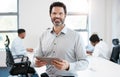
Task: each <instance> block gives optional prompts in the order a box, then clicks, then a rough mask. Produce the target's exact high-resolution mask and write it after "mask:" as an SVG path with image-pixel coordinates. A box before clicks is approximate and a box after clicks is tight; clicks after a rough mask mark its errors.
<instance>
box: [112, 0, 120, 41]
mask: <svg viewBox="0 0 120 77" xmlns="http://www.w3.org/2000/svg"><path fill="white" fill-rule="evenodd" d="M112 28H113V33H112V38H119V39H120V0H114V2H113V27H112Z"/></svg>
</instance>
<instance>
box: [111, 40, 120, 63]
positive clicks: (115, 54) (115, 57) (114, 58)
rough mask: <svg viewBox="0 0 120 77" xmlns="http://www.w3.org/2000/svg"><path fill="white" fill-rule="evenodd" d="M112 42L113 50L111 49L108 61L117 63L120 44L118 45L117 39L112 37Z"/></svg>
mask: <svg viewBox="0 0 120 77" xmlns="http://www.w3.org/2000/svg"><path fill="white" fill-rule="evenodd" d="M112 43H113V45H114V47H113V50H112V54H111V57H110V61H112V62H115V63H118V61H119V59H120V57H119V55H120V45H119V40H118V39H113V40H112Z"/></svg>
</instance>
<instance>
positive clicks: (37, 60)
mask: <svg viewBox="0 0 120 77" xmlns="http://www.w3.org/2000/svg"><path fill="white" fill-rule="evenodd" d="M46 64H47V63H46V62H44V61H41V60H39V59H37V58H36V60H35V66H36V67H42V66H44V65H46Z"/></svg>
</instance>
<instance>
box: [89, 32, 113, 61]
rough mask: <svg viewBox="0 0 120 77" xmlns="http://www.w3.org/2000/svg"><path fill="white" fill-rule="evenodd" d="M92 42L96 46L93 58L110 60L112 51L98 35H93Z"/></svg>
mask: <svg viewBox="0 0 120 77" xmlns="http://www.w3.org/2000/svg"><path fill="white" fill-rule="evenodd" d="M90 42H91V44H92V45H93V46H94V51H93V54H92V55H93V56H96V57H102V58H104V59H107V60H109V59H110V55H111V54H110V50H109V47H108V45H107V44H106V43H105V42H104V41H102V40H100V38H99V37H98V35H97V34H92V35H91V37H90Z"/></svg>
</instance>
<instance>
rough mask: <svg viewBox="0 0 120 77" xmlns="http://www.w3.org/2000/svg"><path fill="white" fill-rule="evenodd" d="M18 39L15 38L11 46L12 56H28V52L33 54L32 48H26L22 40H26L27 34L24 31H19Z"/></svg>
mask: <svg viewBox="0 0 120 77" xmlns="http://www.w3.org/2000/svg"><path fill="white" fill-rule="evenodd" d="M17 32H18V37H17V38H15V39H14V40H13V42H12V44H11V52H12V55H26V51H28V52H32V51H33V49H32V48H24V46H23V42H22V39H24V38H25V36H26V33H25V30H24V29H18V31H17Z"/></svg>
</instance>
